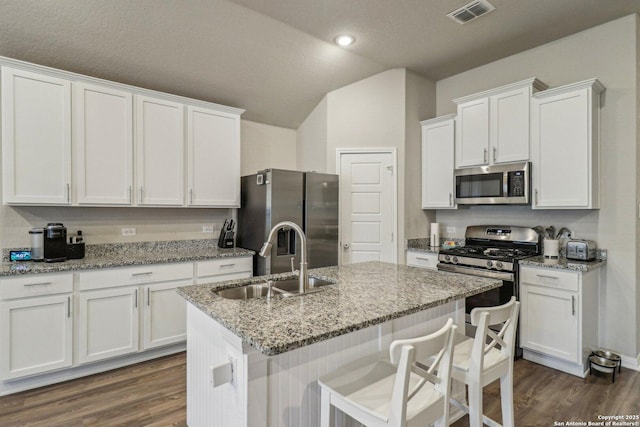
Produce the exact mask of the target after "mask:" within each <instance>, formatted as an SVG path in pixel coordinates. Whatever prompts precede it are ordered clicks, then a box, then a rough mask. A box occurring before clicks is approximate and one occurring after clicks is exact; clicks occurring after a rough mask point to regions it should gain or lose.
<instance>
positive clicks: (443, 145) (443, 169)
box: [420, 114, 457, 209]
mask: <svg viewBox="0 0 640 427" xmlns="http://www.w3.org/2000/svg"><path fill="white" fill-rule="evenodd" d="M455 122H456V120H455V115H454V114H451V115H448V116H442V117H437V118H435V119H431V120H424V121H422V122H420V124H421V125H422V208H423V209H455V208H457V206H456V204H455V203H454V202H453V200H454V194H455V181H454V177H453V169H454V145H455Z"/></svg>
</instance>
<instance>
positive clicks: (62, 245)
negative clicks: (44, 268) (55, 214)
mask: <svg viewBox="0 0 640 427" xmlns="http://www.w3.org/2000/svg"><path fill="white" fill-rule="evenodd" d="M66 259H67V227H65V226H64V225H62V224H60V223H53V222H51V223H49V224H47V226H46V227H45V228H44V262H61V261H66Z"/></svg>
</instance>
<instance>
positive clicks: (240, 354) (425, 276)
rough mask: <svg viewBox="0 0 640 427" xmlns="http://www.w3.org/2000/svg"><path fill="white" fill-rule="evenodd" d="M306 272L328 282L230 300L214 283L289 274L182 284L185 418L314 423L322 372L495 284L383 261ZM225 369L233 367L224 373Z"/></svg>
mask: <svg viewBox="0 0 640 427" xmlns="http://www.w3.org/2000/svg"><path fill="white" fill-rule="evenodd" d="M310 275H311V276H312V277H317V278H322V279H325V280H329V281H331V282H334V283H335V284H334V285H329V286H327V287H326V288H325V289H323V290H322V291H321V292H317V293H314V294H309V295H304V296H298V297H290V298H282V297H276V298H273V299H271V300H267V299H265V298H258V299H251V300H229V299H224V298H221V297H219V296H218V295H216V294H215V293H214V291H215V290H218V289H222V288H227V287H233V286H240V285H242V284H247V283H252V282H253V283H257V282H264V281H265V279H267V278H268V279H272V280H278V279H283V278H287V277H291V274H280V275H271V276H267V277H254V278H253V279H251V280H244V281H233V282H223V283H216V284H211V285H198V286H189V287H183V288H179V290H178V292H179V293H180V295H182V296H183V297H184V298H185V299H186V300H187V301H188V302H189V303H190V304H188V305H187V423H188V425H189V426H191V427H197V426H214V425H215V426H231V425H233V426H252V427H253V426H265V427H266V426H273V427H275V426H282V425H285V426H316V425H318V424H319V419H320V418H319V402H320V395H319V390H318V387H317V383H316V379H317V378H318V377H319V376H321V375H324V374H326V373H328V372H330V371H332V370H334V369H336V368H338V367H340V366H343V365H344V364H347V363H349V362H351V361H353V360H355V359H358V358H360V357H363V356H367V355H370V354H374V353H377V352H379V351H387V349H388V347H389V344H390V343H391V341H393V340H394V339H402V338H408V337H415V336H420V335H424V334H427V333H430V332H433V331H435V330H436V329H438V328H440V327H441V326H442V325H443V324H444V323H445V322H446V320H447V319H448V318H449V317H453V318H454V320H455V321H456V323H457V324H459V325H463V323H464V298H465V297H467V296H471V295H475V294H477V293H480V292H484V291H487V290H490V289H494V288H497V287H499V286H501V285H502V282H501V281H498V280H493V279H484V278H479V277H474V276H467V275H460V274H454V273H443V272H438V271H431V270H425V269H421V268H415V267H407V266H404V265H396V264H388V263H380V262H367V263H360V264H352V265H347V266H342V267H326V268H319V269H314V270H311V271H310ZM231 366H232V367H233V369H232V370H231V369H228V368H231ZM214 368H219V369H214ZM214 372H215V375H214ZM225 373H231V375H230V377H229V381H226V380H225V378H224V374H225ZM214 378H215V380H214ZM214 385H215V387H214ZM339 421H340V420H339Z"/></svg>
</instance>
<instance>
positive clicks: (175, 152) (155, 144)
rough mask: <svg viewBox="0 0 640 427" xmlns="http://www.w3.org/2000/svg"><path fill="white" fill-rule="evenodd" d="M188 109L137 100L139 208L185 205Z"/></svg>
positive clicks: (164, 103)
mask: <svg viewBox="0 0 640 427" xmlns="http://www.w3.org/2000/svg"><path fill="white" fill-rule="evenodd" d="M184 141H185V133H184V106H183V105H182V104H178V103H175V102H169V101H164V100H160V99H155V98H149V97H145V96H137V97H136V155H137V156H136V157H137V161H136V186H137V195H136V197H137V204H138V205H153V206H182V205H183V204H184V150H185V143H184Z"/></svg>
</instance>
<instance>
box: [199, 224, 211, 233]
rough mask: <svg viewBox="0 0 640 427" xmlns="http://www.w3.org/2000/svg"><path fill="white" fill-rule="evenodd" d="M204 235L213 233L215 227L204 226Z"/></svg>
mask: <svg viewBox="0 0 640 427" xmlns="http://www.w3.org/2000/svg"><path fill="white" fill-rule="evenodd" d="M202 232H203V233H213V225H203V226H202Z"/></svg>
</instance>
